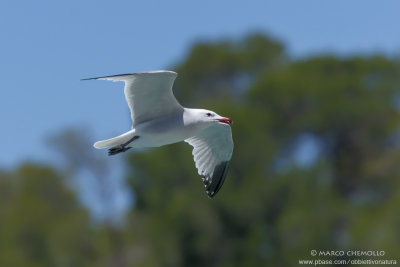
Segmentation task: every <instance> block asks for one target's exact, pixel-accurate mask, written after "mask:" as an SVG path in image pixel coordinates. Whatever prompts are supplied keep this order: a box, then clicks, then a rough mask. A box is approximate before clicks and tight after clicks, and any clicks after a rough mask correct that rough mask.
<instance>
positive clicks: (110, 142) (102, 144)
mask: <svg viewBox="0 0 400 267" xmlns="http://www.w3.org/2000/svg"><path fill="white" fill-rule="evenodd" d="M134 136H135V130H130V131H129V132H126V133H124V134H121V135H120V136H116V137H113V138H110V139H107V140H102V141H98V142H96V143H94V145H93V146H94V147H95V148H97V149H102V148H107V147H110V146H118V145H121V144H124V143H126V142H128V141H129V140H130V139H132V138H133V137H134Z"/></svg>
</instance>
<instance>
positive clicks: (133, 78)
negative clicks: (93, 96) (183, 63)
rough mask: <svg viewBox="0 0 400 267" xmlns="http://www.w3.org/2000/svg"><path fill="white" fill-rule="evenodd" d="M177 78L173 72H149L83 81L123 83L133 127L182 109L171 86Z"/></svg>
mask: <svg viewBox="0 0 400 267" xmlns="http://www.w3.org/2000/svg"><path fill="white" fill-rule="evenodd" d="M176 76H178V74H177V73H176V72H173V71H163V70H161V71H150V72H138V73H130V74H120V75H113V76H105V77H96V78H89V79H83V80H110V81H114V82H119V81H123V82H125V88H124V93H125V98H126V102H128V105H129V109H130V110H131V118H132V123H133V126H135V125H137V124H139V123H141V122H145V121H148V120H151V119H154V118H157V117H161V116H165V115H168V114H170V113H173V112H175V111H177V110H180V109H182V106H181V105H180V104H179V102H178V101H177V100H176V98H175V96H174V94H173V92H172V86H173V84H174V81H175V78H176Z"/></svg>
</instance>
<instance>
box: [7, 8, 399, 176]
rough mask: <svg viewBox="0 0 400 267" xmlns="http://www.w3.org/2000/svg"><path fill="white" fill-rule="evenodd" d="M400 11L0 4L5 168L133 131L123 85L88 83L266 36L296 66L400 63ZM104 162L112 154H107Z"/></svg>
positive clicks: (148, 68) (382, 9)
mask: <svg viewBox="0 0 400 267" xmlns="http://www.w3.org/2000/svg"><path fill="white" fill-rule="evenodd" d="M399 10H400V2H399V1H389V0H386V1H367V0H355V1H348V0H335V1H320V0H315V1H308V0H304V1H265V0H264V1H252V0H249V1H246V2H243V1H236V2H234V1H228V0H220V1H208V0H205V1H197V2H195V1H112V2H111V1H99V0H97V1H94V0H91V1H7V0H5V1H1V3H0V32H1V34H2V38H1V42H0V59H1V63H0V71H1V80H0V87H1V90H0V99H1V105H0V121H1V133H0V134H1V152H0V167H3V168H4V167H12V166H16V165H17V164H19V163H20V162H22V161H26V160H33V161H48V160H51V158H52V155H53V154H52V152H51V150H49V149H48V148H47V147H46V145H45V142H44V140H45V138H46V136H49V135H51V134H54V133H55V132H57V131H59V130H61V129H64V128H68V127H75V126H86V127H88V128H90V129H92V131H93V133H94V137H93V138H94V140H93V141H95V140H97V139H103V138H108V137H112V136H114V135H117V134H120V133H122V132H124V131H125V130H127V129H128V128H129V127H130V119H129V113H128V110H127V106H126V104H125V100H124V96H123V93H122V84H114V83H107V82H98V81H90V82H87V81H86V82H81V81H80V79H81V78H86V77H92V76H98V75H108V74H118V73H126V72H137V71H146V70H155V69H168V68H170V67H171V66H174V65H175V64H176V63H178V62H180V61H181V60H182V59H183V58H185V55H187V53H188V51H189V50H190V47H191V45H192V44H193V43H195V42H196V41H198V40H217V39H220V38H226V37H227V38H232V39H239V38H241V37H243V36H245V35H246V34H248V33H249V32H254V31H261V32H265V33H268V34H271V35H272V36H274V37H276V38H278V39H279V40H281V41H282V42H284V43H285V44H286V45H287V48H288V51H289V53H290V54H291V55H292V56H295V57H303V56H307V55H310V54H318V53H325V52H333V53H337V54H341V55H349V54H353V53H357V54H360V53H361V54H369V53H374V52H380V53H386V54H391V55H399V52H400V32H399V25H400V16H399V15H398V12H399ZM104 153H105V152H104Z"/></svg>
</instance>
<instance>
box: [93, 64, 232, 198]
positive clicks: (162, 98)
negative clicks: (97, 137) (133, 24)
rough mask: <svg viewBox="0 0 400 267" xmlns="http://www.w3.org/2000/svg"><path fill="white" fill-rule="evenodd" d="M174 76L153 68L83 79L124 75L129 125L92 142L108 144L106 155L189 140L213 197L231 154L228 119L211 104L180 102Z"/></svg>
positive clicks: (209, 194)
mask: <svg viewBox="0 0 400 267" xmlns="http://www.w3.org/2000/svg"><path fill="white" fill-rule="evenodd" d="M176 76H177V74H176V73H175V72H172V71H152V72H143V73H131V74H122V75H113V76H106V77H98V78H90V79H85V80H92V79H100V80H111V81H124V82H125V88H124V92H125V97H126V100H127V102H128V105H129V107H130V110H131V117H132V128H131V130H129V131H128V132H126V133H124V134H122V135H120V136H117V137H113V138H110V139H107V140H102V141H98V142H96V143H95V144H94V147H95V148H98V149H101V148H108V147H111V148H110V149H109V155H115V154H118V153H121V152H125V151H127V150H128V149H130V148H143V147H160V146H164V145H168V144H173V143H177V142H181V141H185V142H187V143H189V144H190V145H192V146H193V156H194V160H195V164H196V167H197V169H198V173H199V174H200V175H201V176H202V178H203V182H204V185H205V187H206V192H207V194H208V196H209V197H213V196H215V194H216V193H217V192H218V191H219V189H220V188H221V187H222V184H223V182H224V180H225V177H226V174H227V171H228V166H229V161H230V159H231V156H232V151H233V141H232V134H231V128H230V124H231V123H232V120H231V119H229V118H226V117H222V116H220V115H218V114H216V113H215V112H213V111H210V110H206V109H192V108H185V107H182V106H181V105H180V104H179V103H178V101H177V100H176V99H175V97H174V95H173V92H172V85H173V82H174V80H175V78H176Z"/></svg>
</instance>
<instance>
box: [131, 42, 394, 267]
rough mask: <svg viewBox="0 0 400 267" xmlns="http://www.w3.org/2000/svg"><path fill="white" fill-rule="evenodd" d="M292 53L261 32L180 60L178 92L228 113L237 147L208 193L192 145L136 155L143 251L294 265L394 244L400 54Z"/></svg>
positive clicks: (135, 230) (164, 256) (197, 261)
mask: <svg viewBox="0 0 400 267" xmlns="http://www.w3.org/2000/svg"><path fill="white" fill-rule="evenodd" d="M287 58H288V57H287V56H286V55H285V52H284V48H283V46H282V45H281V44H279V43H278V42H276V41H274V40H270V39H268V38H267V37H265V36H261V35H254V36H249V37H247V38H245V39H244V40H243V41H239V42H230V41H222V42H216V43H202V44H199V45H196V46H194V47H193V49H192V51H191V53H189V55H188V58H187V59H186V60H185V61H184V62H182V63H181V64H179V65H178V66H177V67H176V70H177V71H178V72H179V74H180V76H179V77H178V79H177V81H176V89H175V91H176V94H177V96H178V99H179V100H180V101H182V102H183V103H185V104H186V103H189V104H190V105H191V106H195V107H205V108H209V109H213V110H215V111H216V112H218V113H219V114H222V115H226V116H229V117H231V118H233V120H234V121H235V124H234V125H233V126H232V128H233V138H234V141H235V150H234V154H233V158H232V163H231V167H230V171H229V174H228V177H227V180H226V183H225V185H224V187H223V188H222V190H221V191H220V192H219V193H218V195H217V196H216V197H215V198H214V199H212V200H210V199H208V198H207V197H206V196H205V193H204V192H203V191H204V190H203V188H202V186H201V184H202V183H201V180H200V178H199V177H198V176H197V172H196V170H195V167H194V163H193V160H192V158H191V153H190V152H191V148H190V147H189V146H188V145H186V144H183V143H182V144H174V145H170V146H166V147H162V148H158V149H151V150H148V151H145V152H136V153H131V154H130V156H129V159H128V163H129V166H131V175H130V177H129V179H130V183H131V186H132V189H133V190H134V191H135V194H136V206H135V208H134V209H133V211H132V212H131V214H130V217H129V221H130V224H129V225H130V226H131V227H130V228H129V229H130V230H129V231H130V232H131V233H132V235H134V236H135V241H133V242H134V243H140V244H142V247H141V248H142V252H143V253H142V254H141V256H142V257H138V258H137V259H138V262H140V263H141V264H143V265H145V266H205V265H208V266H209V265H211V266H265V265H270V266H282V265H285V266H294V265H297V264H298V259H301V258H306V257H307V256H309V253H310V250H311V249H327V250H334V249H358V250H362V249H385V250H386V251H387V254H388V255H392V256H393V257H394V256H395V255H396V254H394V253H395V251H398V249H399V244H398V241H396V238H394V237H395V236H398V234H399V233H400V231H399V230H400V229H399V227H398V225H399V224H398V222H399V218H398V216H395V215H394V214H396V212H397V208H396V205H397V202H398V195H399V189H397V188H398V186H397V184H398V183H399V177H398V176H399V175H398V172H399V169H398V168H397V167H396V166H397V164H396V162H397V159H399V153H398V152H397V150H398V141H397V138H398V135H397V128H398V126H397V125H398V118H399V116H398V107H399V103H398V92H397V91H398V88H399V87H398V85H399V79H398V77H400V76H399V64H398V62H396V61H395V60H391V59H388V58H385V57H381V56H375V57H363V58H361V57H350V58H335V57H333V56H323V57H315V58H310V59H305V60H298V61H289V60H288V59H287ZM238 88H239V89H238ZM189 104H188V106H189ZM305 135H306V136H309V137H310V139H311V140H312V141H313V142H314V143H315V144H316V145H315V150H317V151H316V154H317V155H318V156H317V157H316V158H315V159H313V160H312V162H311V163H310V164H308V165H307V166H301V165H299V164H298V163H297V162H296V158H295V156H294V155H295V154H296V153H297V151H296V150H297V149H298V147H299V146H301V145H302V141H301V140H303V139H302V138H301V137H302V136H305ZM376 214H379V219H378V218H376V217H375V216H376ZM128 227H129V226H128ZM377 237H379V238H377Z"/></svg>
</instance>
